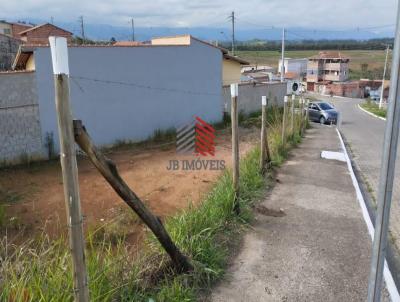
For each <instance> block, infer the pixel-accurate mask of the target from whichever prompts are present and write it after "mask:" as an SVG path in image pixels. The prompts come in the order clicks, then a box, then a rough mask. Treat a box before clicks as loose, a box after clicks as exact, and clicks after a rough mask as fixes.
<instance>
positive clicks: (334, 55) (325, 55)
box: [310, 50, 349, 59]
mask: <svg viewBox="0 0 400 302" xmlns="http://www.w3.org/2000/svg"><path fill="white" fill-rule="evenodd" d="M310 59H349V58H348V57H346V56H343V55H342V54H341V53H340V51H335V50H333V51H330V50H329V51H320V52H319V54H318V55H315V56H312V57H310Z"/></svg>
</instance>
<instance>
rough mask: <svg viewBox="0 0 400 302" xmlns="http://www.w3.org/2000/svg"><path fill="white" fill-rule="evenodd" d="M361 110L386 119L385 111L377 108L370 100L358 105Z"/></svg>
mask: <svg viewBox="0 0 400 302" xmlns="http://www.w3.org/2000/svg"><path fill="white" fill-rule="evenodd" d="M360 106H361V108H363V109H365V110H367V111H368V112H371V113H373V114H375V115H377V116H380V117H383V118H386V112H387V110H386V109H385V108H381V109H380V108H379V105H378V104H377V103H376V102H373V101H371V100H369V99H368V100H366V101H365V102H363V103H361V104H360Z"/></svg>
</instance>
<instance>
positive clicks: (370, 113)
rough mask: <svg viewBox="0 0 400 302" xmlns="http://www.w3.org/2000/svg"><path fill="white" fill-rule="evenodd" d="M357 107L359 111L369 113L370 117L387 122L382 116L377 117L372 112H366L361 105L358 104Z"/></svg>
mask: <svg viewBox="0 0 400 302" xmlns="http://www.w3.org/2000/svg"><path fill="white" fill-rule="evenodd" d="M357 106H358V108H359V109H361V110H362V111H364V112H365V113H367V114H369V115H372V116H373V117H377V118H379V119H381V120H383V121H386V118H384V117H381V116H378V115H376V114H373V113H372V112H369V111H368V110H365V109H364V108H362V107H361V106H360V104H358V105H357Z"/></svg>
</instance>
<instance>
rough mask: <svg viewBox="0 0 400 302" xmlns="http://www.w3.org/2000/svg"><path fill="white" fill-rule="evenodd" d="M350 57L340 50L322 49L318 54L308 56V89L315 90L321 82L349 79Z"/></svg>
mask: <svg viewBox="0 0 400 302" xmlns="http://www.w3.org/2000/svg"><path fill="white" fill-rule="evenodd" d="M349 61H350V59H349V58H348V57H345V56H343V55H342V54H341V53H340V52H339V51H321V52H320V53H319V54H318V55H316V56H313V57H310V58H308V63H307V90H309V91H314V86H315V84H316V83H319V82H344V81H347V80H348V79H349Z"/></svg>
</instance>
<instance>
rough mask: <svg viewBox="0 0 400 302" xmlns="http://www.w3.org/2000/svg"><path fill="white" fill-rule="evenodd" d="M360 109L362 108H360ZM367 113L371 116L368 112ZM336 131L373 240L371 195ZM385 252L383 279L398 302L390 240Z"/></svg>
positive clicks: (398, 259)
mask: <svg viewBox="0 0 400 302" xmlns="http://www.w3.org/2000/svg"><path fill="white" fill-rule="evenodd" d="M360 109H362V108H361V107H360ZM362 110H363V109H362ZM366 112H367V111H366ZM367 113H369V114H372V113H370V112H367ZM336 131H337V134H338V136H339V139H340V142H341V145H342V148H343V152H344V153H345V157H346V158H347V160H348V161H347V165H348V168H349V172H350V176H351V178H352V180H353V185H354V188H355V190H356V195H357V199H358V201H359V203H360V206H361V209H362V212H363V217H364V220H365V223H366V224H367V228H368V232H369V234H370V236H371V239H372V240H373V237H374V227H375V216H376V210H375V208H374V202H373V201H372V198H371V195H370V193H369V191H368V188H367V186H366V184H365V182H364V180H363V177H362V174H361V171H360V169H359V168H358V166H357V164H356V163H355V161H354V160H353V158H352V154H351V151H350V150H349V145H348V143H347V141H346V139H345V137H344V136H343V134H342V133H341V132H340V131H339V130H338V129H336ZM386 250H387V253H386V261H385V266H384V279H385V283H386V287H387V289H388V292H389V295H390V297H391V300H392V301H393V302H398V301H400V294H399V292H398V288H400V255H399V252H398V250H397V248H396V246H395V245H394V244H393V243H392V241H391V240H388V243H387V248H386Z"/></svg>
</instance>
